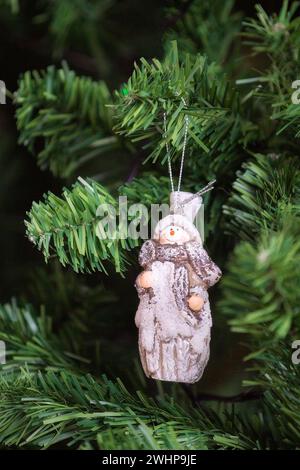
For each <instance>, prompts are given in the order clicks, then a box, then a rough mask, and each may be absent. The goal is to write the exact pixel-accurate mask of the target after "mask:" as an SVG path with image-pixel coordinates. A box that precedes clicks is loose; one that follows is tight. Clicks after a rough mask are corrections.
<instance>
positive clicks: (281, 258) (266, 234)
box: [220, 216, 300, 348]
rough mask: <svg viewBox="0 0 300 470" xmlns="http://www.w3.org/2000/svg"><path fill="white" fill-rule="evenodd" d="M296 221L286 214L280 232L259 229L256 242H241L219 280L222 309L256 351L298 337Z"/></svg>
mask: <svg viewBox="0 0 300 470" xmlns="http://www.w3.org/2000/svg"><path fill="white" fill-rule="evenodd" d="M298 219H299V216H298V218H295V219H294V217H291V216H287V217H286V219H285V222H284V224H283V228H282V229H281V230H279V231H277V232H272V231H268V230H265V231H263V232H262V234H261V236H260V237H259V239H258V240H257V241H256V243H254V244H251V243H249V242H241V243H240V244H239V245H238V246H237V247H236V249H235V250H234V253H233V256H232V258H231V261H230V262H229V265H228V273H227V274H226V276H225V277H224V280H223V282H222V289H223V299H222V300H221V301H220V308H221V309H222V311H223V312H224V314H225V315H228V316H229V318H230V321H229V323H230V325H231V327H232V329H233V331H236V332H240V333H248V334H250V335H251V338H252V339H253V338H255V339H256V342H255V346H254V347H256V348H260V347H261V346H262V344H263V345H265V344H269V343H273V342H274V341H276V340H277V341H278V340H279V339H280V338H284V337H286V336H287V335H288V333H289V332H290V331H292V330H293V331H294V332H298V333H300V323H299V308H298V305H299V301H300V297H299V282H300V270H299V262H300V242H299V220H298Z"/></svg>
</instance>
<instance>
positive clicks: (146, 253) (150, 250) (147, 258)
mask: <svg viewBox="0 0 300 470" xmlns="http://www.w3.org/2000/svg"><path fill="white" fill-rule="evenodd" d="M154 260H155V244H154V242H153V241H152V240H147V241H146V242H145V243H144V244H143V245H142V248H141V251H140V254H139V263H140V265H141V266H142V267H143V268H147V267H148V266H149V264H151V263H152V261H154Z"/></svg>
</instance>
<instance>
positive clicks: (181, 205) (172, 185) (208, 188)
mask: <svg viewBox="0 0 300 470" xmlns="http://www.w3.org/2000/svg"><path fill="white" fill-rule="evenodd" d="M176 94H177V95H178V94H179V93H176ZM181 100H182V102H183V105H184V106H185V107H187V105H186V101H185V99H184V98H183V97H181ZM163 117H164V137H165V139H166V150H167V161H168V171H169V177H170V184H171V191H172V192H173V193H175V200H176V199H177V202H176V201H175V206H176V207H177V208H180V209H183V206H184V205H185V204H188V203H189V202H191V201H192V200H193V199H195V198H196V197H198V196H202V195H203V194H205V193H207V192H208V191H211V190H212V189H214V186H213V185H214V183H215V182H216V180H212V181H210V182H209V183H208V184H207V185H206V186H204V188H202V189H200V190H199V191H197V192H196V193H195V194H193V195H192V196H191V197H189V198H187V199H185V201H183V202H182V204H178V197H179V191H180V187H181V182H182V174H183V167H184V159H185V151H186V143H187V134H188V127H189V117H188V116H185V117H184V121H185V128H184V138H183V147H182V154H181V161H180V169H179V177H178V185H177V191H176V192H175V188H174V179H173V171H172V163H171V156H170V147H169V143H168V140H167V113H166V112H165V111H164V115H163Z"/></svg>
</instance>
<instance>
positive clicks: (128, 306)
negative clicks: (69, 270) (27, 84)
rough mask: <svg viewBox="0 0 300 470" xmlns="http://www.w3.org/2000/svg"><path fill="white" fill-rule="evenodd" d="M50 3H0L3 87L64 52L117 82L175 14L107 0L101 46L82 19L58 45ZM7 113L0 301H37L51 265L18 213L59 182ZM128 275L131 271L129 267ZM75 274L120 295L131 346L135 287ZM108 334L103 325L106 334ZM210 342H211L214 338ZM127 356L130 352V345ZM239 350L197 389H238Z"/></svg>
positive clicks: (159, 39) (153, 2) (159, 50)
mask: <svg viewBox="0 0 300 470" xmlns="http://www.w3.org/2000/svg"><path fill="white" fill-rule="evenodd" d="M50 3H51V2H47V1H30V0H29V1H21V2H20V12H19V13H17V14H12V13H11V10H10V7H9V6H5V2H0V79H1V80H3V81H5V83H6V87H7V89H8V90H9V91H10V92H14V91H15V90H16V89H17V86H18V85H17V84H18V79H19V77H20V74H22V73H23V72H24V71H26V70H33V69H42V68H45V67H46V66H48V65H49V64H56V65H59V64H60V63H61V61H62V60H63V59H64V60H66V61H67V62H68V64H69V66H70V67H71V68H72V69H74V70H75V71H76V72H78V73H79V74H84V75H89V76H92V77H93V78H95V79H99V78H101V79H105V80H106V81H107V83H108V84H109V86H110V87H111V89H114V88H118V87H119V86H120V85H121V84H122V82H124V81H126V80H127V78H128V76H129V75H130V74H131V71H132V66H133V62H134V61H135V60H138V59H139V58H140V57H142V56H143V57H146V58H151V57H161V56H162V54H163V40H164V37H165V34H166V32H167V31H168V30H169V29H170V28H172V26H173V24H174V22H175V21H176V17H172V15H171V16H170V15H168V14H166V10H165V8H166V6H171V5H172V4H174V2H164V1H158V0H143V1H140V0H132V1H127V0H125V1H120V2H118V1H114V2H111V6H110V8H108V10H107V11H106V12H105V13H104V14H103V16H102V18H100V19H99V24H96V28H95V31H94V34H95V35H96V36H98V37H99V38H100V41H99V42H100V44H101V46H102V47H101V50H100V51H99V50H98V51H94V50H93V38H89V39H87V38H86V37H83V35H82V34H81V33H82V30H81V28H82V29H83V28H84V23H83V24H82V25H79V26H78V29H77V31H75V32H74V33H73V34H72V37H71V38H69V40H68V41H67V43H66V44H65V45H63V46H61V42H60V38H57V37H55V33H53V31H52V32H51V14H50V13H49V4H50ZM176 3H177V4H180V2H176ZM185 3H186V2H183V3H182V6H181V8H182V11H184V8H186V5H185ZM255 3H256V2H252V1H247V2H245V1H238V2H236V9H238V10H242V11H243V12H244V15H245V16H250V15H253V14H254V5H255ZM260 3H261V4H262V6H263V7H264V8H265V9H266V10H267V11H270V12H271V11H274V10H278V8H279V6H280V5H281V2H275V1H262V2H260ZM95 53H97V54H102V62H101V63H102V65H101V67H99V66H98V65H97V63H96V61H95V60H94V54H95ZM246 53H247V51H245V54H246ZM254 65H255V64H254ZM14 112H15V110H14V106H13V104H12V102H11V99H10V98H7V104H6V105H0V179H1V184H0V221H1V231H0V247H1V248H0V249H1V274H0V301H1V303H4V302H6V301H9V300H10V299H11V297H12V296H16V297H18V298H21V299H24V301H30V302H31V303H33V304H36V305H38V304H39V303H40V301H43V300H45V298H44V297H45V295H44V294H43V295H44V297H43V295H41V293H40V292H39V289H38V287H37V278H38V277H40V279H41V278H42V277H43V276H44V277H45V279H46V289H47V278H48V277H49V279H50V276H51V275H52V272H53V266H51V264H52V263H50V264H49V265H47V266H46V265H45V264H44V261H43V259H42V256H41V255H40V254H39V253H38V252H37V251H36V249H35V248H34V247H33V246H32V245H31V244H30V242H29V241H28V240H27V239H26V237H25V227H24V218H25V216H26V211H28V210H29V209H30V207H31V204H32V201H34V200H40V199H41V198H42V195H43V194H44V193H45V192H46V191H48V190H51V191H54V192H57V193H59V192H60V191H61V187H62V185H64V184H65V182H62V181H59V180H57V179H54V178H53V177H52V175H51V174H50V173H49V172H47V171H45V172H41V171H40V170H39V169H38V167H37V165H36V161H35V158H34V156H32V155H31V154H29V153H28V152H27V150H26V148H24V147H22V146H19V145H18V132H17V129H16V123H15V118H14ZM58 269H59V268H58ZM37 270H38V271H37ZM39 270H40V271H39ZM35 273H43V275H41V276H39V275H36V274H35ZM128 276H133V274H131V273H129V274H128ZM81 278H82V279H83V280H84V282H85V283H87V284H88V285H89V286H92V288H93V287H94V286H97V285H98V284H99V283H100V282H103V283H104V284H105V285H106V286H107V287H108V288H109V287H110V285H113V287H114V290H116V291H117V295H118V297H119V298H120V299H121V300H122V301H123V302H122V305H123V308H124V310H125V312H122V315H123V314H124V318H125V320H124V325H125V326H126V325H127V327H126V328H122V329H121V330H120V329H119V328H118V326H117V325H116V324H117V323H118V319H119V316H118V315H116V317H115V319H114V320H113V322H114V330H115V333H114V335H112V336H111V337H110V338H111V340H117V341H118V343H119V344H120V350H124V348H123V347H124V344H125V346H126V345H127V344H133V345H134V348H135V347H136V331H135V327H134V324H133V314H134V311H135V308H136V305H137V298H136V296H135V294H134V293H133V292H132V295H128V293H127V292H124V291H123V289H124V287H122V286H123V284H124V283H123V284H122V279H120V278H117V277H115V276H112V277H109V278H106V279H104V277H103V276H101V275H100V274H98V275H97V274H95V275H92V276H83V275H81ZM48 282H49V289H48V295H49V298H50V300H49V302H47V303H49V304H50V307H48V310H49V308H50V309H51V308H53V309H54V310H55V308H56V305H55V304H56V302H55V299H56V296H57V295H58V293H57V292H55V290H54V289H55V287H53V285H52V284H51V282H50V280H49V281H48ZM132 289H133V288H132ZM70 295H71V297H73V296H74V298H75V293H74V294H72V292H71V294H70ZM46 296H47V294H46ZM131 299H132V300H131ZM46 300H47V299H46ZM71 300H72V299H71ZM73 300H74V299H73ZM124 300H125V301H124ZM74 302H76V299H75V300H74ZM71 308H72V301H71ZM119 314H120V312H119ZM120 321H121V320H120ZM124 325H123V326H124ZM223 327H224V326H223V325H219V326H218V327H217V329H219V332H217V337H222V338H223V339H222V341H223V343H224V342H225V343H227V345H224V344H223V347H224V348H227V349H226V350H227V351H228V342H230V341H231V336H230V335H229V334H228V335H227V336H226V338H227V339H224V337H223V332H222V328H223ZM110 334H111V333H110V332H109V331H108V337H109V335H110ZM122 345H123V347H122ZM215 345H216V346H215V347H216V348H218V343H217V341H216V342H215ZM133 355H136V350H134V353H133ZM240 357H241V346H239V344H237V340H236V339H235V346H234V347H233V348H232V350H230V348H229V354H228V355H227V357H226V358H224V361H225V363H223V364H222V365H221V366H220V367H219V370H218V373H217V374H216V372H215V369H214V368H213V367H210V369H209V371H208V373H207V374H206V376H205V381H204V383H203V387H204V389H205V388H207V389H209V388H210V384H211V383H212V377H214V379H213V380H214V391H216V390H217V389H218V382H219V383H220V384H221V383H222V384H223V385H222V392H223V393H224V391H225V392H226V391H228V392H229V393H232V392H234V391H236V390H237V389H238V388H239V384H240V371H241V370H242V366H241V361H240ZM226 361H227V362H226ZM224 364H225V367H224ZM229 366H230V374H228V375H230V377H228V380H227V381H226V380H225V382H224V380H223V379H224V377H222V376H223V375H224V374H225V375H226V370H228V368H229ZM233 372H235V373H233ZM224 383H225V388H224ZM226 383H228V387H227V386H226ZM226 387H227V388H226Z"/></svg>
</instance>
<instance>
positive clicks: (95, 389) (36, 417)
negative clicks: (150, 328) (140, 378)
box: [0, 370, 257, 449]
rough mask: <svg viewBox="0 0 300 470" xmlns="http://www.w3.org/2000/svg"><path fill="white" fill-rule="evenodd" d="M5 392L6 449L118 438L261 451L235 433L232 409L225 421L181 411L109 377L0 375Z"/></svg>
mask: <svg viewBox="0 0 300 470" xmlns="http://www.w3.org/2000/svg"><path fill="white" fill-rule="evenodd" d="M0 391H1V393H0V397H1V398H0V411H1V413H0V437H1V443H2V444H5V445H9V446H11V445H15V444H17V445H19V446H23V445H31V446H32V445H34V446H38V447H46V448H47V447H50V446H52V445H55V444H57V443H59V442H62V441H64V442H66V443H67V444H68V446H71V447H74V446H75V447H78V446H82V445H87V444H89V445H92V446H93V445H94V446H97V445H99V446H100V447H101V448H102V449H107V448H111V447H112V446H114V444H115V442H116V439H117V440H118V447H119V448H124V444H125V448H126V447H127V446H128V442H130V441H131V447H134V448H136V445H137V444H138V448H150V449H153V448H156V449H157V448H158V449H159V448H165V449H166V448H167V449H168V448H174V446H175V445H177V443H179V444H180V448H182V449H199V448H203V447H209V448H235V449H246V448H256V447H257V444H256V443H255V441H251V439H249V438H247V437H246V436H245V435H243V432H239V436H238V435H237V434H235V433H237V431H238V429H239V428H240V427H243V420H242V419H241V420H240V419H239V418H237V419H236V420H235V421H233V416H232V412H231V413H230V412H229V411H228V413H226V412H225V413H224V415H223V420H224V421H222V419H221V418H220V417H219V416H218V414H217V413H215V412H214V411H213V410H205V409H204V408H203V409H200V408H198V409H194V408H189V407H188V406H185V408H181V407H180V406H179V405H177V404H175V403H174V401H173V400H172V399H170V398H165V400H164V401H163V402H161V403H159V402H156V401H155V400H153V399H151V398H147V397H146V396H145V395H143V394H141V393H140V392H137V393H136V394H133V395H132V394H130V393H129V392H128V390H127V389H126V388H125V386H124V385H123V384H122V383H121V382H120V381H119V382H117V383H113V382H111V381H110V380H107V379H106V378H105V377H103V378H102V379H101V380H100V381H95V379H93V378H92V377H91V376H84V375H75V374H72V373H71V372H69V371H61V372H53V371H49V372H47V373H43V374H41V373H29V372H28V371H26V370H24V371H23V372H21V373H20V374H19V375H18V376H16V377H14V380H12V381H9V380H6V379H3V377H1V378H0ZM230 422H231V425H230V424H229V423H230ZM233 423H235V424H233ZM232 426H233V428H232ZM20 428H22V429H23V432H22V433H21V434H20V432H19V429H20ZM226 428H227V430H228V431H229V430H231V428H232V432H230V431H229V432H228V431H224V429H226ZM107 437H110V438H109V441H108V443H107V442H106V438H107Z"/></svg>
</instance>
